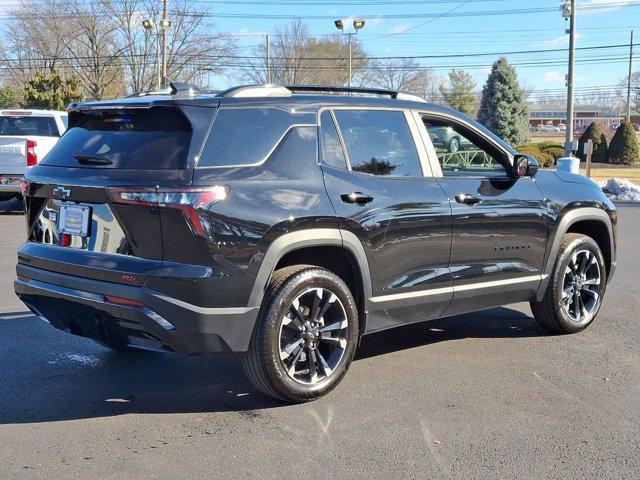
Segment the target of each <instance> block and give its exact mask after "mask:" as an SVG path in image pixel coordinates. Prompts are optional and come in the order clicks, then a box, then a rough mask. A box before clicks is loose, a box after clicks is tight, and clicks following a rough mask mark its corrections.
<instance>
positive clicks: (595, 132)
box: [577, 121, 607, 163]
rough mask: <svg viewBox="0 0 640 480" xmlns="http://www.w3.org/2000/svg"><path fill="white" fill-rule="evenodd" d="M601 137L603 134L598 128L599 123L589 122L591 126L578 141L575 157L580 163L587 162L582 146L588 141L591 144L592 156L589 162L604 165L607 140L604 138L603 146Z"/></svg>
mask: <svg viewBox="0 0 640 480" xmlns="http://www.w3.org/2000/svg"><path fill="white" fill-rule="evenodd" d="M603 136H604V133H602V129H601V128H600V122H598V121H595V122H591V125H589V126H588V127H587V129H586V130H585V131H584V132H583V133H582V135H580V138H579V139H578V152H577V157H578V158H579V159H580V161H582V162H584V161H586V160H587V156H586V155H585V153H584V146H585V145H586V144H587V142H588V141H589V140H591V141H592V142H593V154H592V156H591V160H592V161H593V162H598V163H605V162H606V161H607V144H606V142H607V139H606V138H605V143H604V145H603V144H602V137H603Z"/></svg>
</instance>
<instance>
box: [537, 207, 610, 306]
mask: <svg viewBox="0 0 640 480" xmlns="http://www.w3.org/2000/svg"><path fill="white" fill-rule="evenodd" d="M586 220H596V221H598V222H602V223H603V224H604V225H605V226H606V227H607V232H608V235H609V242H610V249H611V267H610V269H609V272H607V273H608V275H607V281H609V279H610V278H611V277H613V273H614V270H615V259H616V249H615V239H614V236H613V227H612V225H611V218H609V215H608V214H607V212H606V211H604V210H601V209H599V208H595V207H587V208H576V209H574V210H569V211H568V212H566V213H564V214H563V215H562V218H561V219H560V222H559V224H558V227H557V229H556V232H555V236H554V238H553V243H552V244H551V248H550V249H549V255H548V257H547V260H546V263H545V264H544V271H543V273H545V274H546V275H547V277H546V278H544V279H543V280H542V282H541V283H540V287H539V288H538V294H537V300H538V301H541V300H542V298H543V297H544V294H545V292H546V290H547V286H548V285H549V282H550V281H551V274H552V273H553V268H554V267H555V264H556V260H557V257H558V252H559V251H560V245H561V244H562V239H563V238H564V236H565V234H566V233H567V232H568V231H569V228H571V226H572V225H575V224H576V223H578V222H582V221H586Z"/></svg>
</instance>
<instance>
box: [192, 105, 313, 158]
mask: <svg viewBox="0 0 640 480" xmlns="http://www.w3.org/2000/svg"><path fill="white" fill-rule="evenodd" d="M266 108H272V109H274V110H282V111H285V112H288V113H294V114H295V113H302V114H305V115H309V114H311V113H312V112H296V111H295V109H286V108H279V107H244V106H243V107H229V108H227V107H220V108H218V109H217V111H216V113H215V116H214V120H213V122H212V123H211V125H210V126H209V131H208V132H207V135H206V139H205V141H204V143H203V144H202V150H201V151H200V155H199V158H198V161H197V163H196V168H197V169H199V170H205V169H206V170H209V169H216V168H244V167H259V166H260V165H263V164H264V163H265V162H266V161H267V160H268V159H269V157H270V156H271V155H272V154H273V152H275V150H276V148H278V146H279V145H280V143H281V142H282V140H283V139H284V137H286V136H287V134H288V133H289V132H290V131H291V130H292V129H294V128H299V127H313V128H315V129H316V130H317V124H315V125H314V124H312V123H294V124H291V125H289V127H287V129H286V130H285V131H284V133H283V134H282V135H281V136H280V137H279V138H278V139H277V140H276V142H275V143H274V145H273V147H272V148H271V150H269V151H268V152H267V154H266V155H265V156H264V157H263V158H262V159H261V160H260V161H259V162H254V163H242V164H237V165H209V166H203V167H201V166H199V163H200V160H201V159H202V152H204V149H205V147H206V145H207V142H208V141H209V136H210V135H211V131H212V130H213V127H214V126H215V120H216V119H217V118H218V114H219V112H220V110H258V109H266ZM316 134H317V133H316Z"/></svg>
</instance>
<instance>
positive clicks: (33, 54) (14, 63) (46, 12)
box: [0, 2, 71, 89]
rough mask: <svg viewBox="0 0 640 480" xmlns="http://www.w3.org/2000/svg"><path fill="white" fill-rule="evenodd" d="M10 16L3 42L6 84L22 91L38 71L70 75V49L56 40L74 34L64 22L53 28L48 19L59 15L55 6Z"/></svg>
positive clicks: (11, 12)
mask: <svg viewBox="0 0 640 480" xmlns="http://www.w3.org/2000/svg"><path fill="white" fill-rule="evenodd" d="M9 15H10V18H8V19H7V20H6V23H5V26H4V28H3V29H2V37H3V39H2V40H3V41H2V42H1V43H0V45H1V46H0V49H1V51H2V54H3V57H4V58H6V59H7V64H6V66H7V68H6V70H5V71H4V80H5V83H7V84H8V85H11V86H13V87H16V88H19V89H22V88H23V87H24V85H25V84H26V83H27V82H28V81H29V80H31V79H32V78H33V76H34V74H35V72H37V71H42V72H52V71H54V70H58V71H60V72H62V74H65V73H68V71H67V66H68V65H67V62H66V61H65V60H64V57H65V52H66V48H65V47H64V45H62V44H61V43H60V42H58V41H55V39H57V38H61V37H65V36H69V35H71V25H70V23H69V22H63V21H61V22H57V23H55V24H54V25H49V20H48V19H49V18H51V17H52V16H55V15H59V10H58V9H57V7H56V6H55V5H52V4H51V3H49V2H46V3H43V4H34V5H30V6H29V8H26V7H18V8H15V9H11V10H9ZM52 28H53V30H52Z"/></svg>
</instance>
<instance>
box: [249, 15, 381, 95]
mask: <svg viewBox="0 0 640 480" xmlns="http://www.w3.org/2000/svg"><path fill="white" fill-rule="evenodd" d="M271 38H272V40H271V41H270V57H271V81H272V82H273V83H279V84H283V85H289V84H311V85H345V84H346V83H347V82H348V79H349V45H348V41H347V39H346V38H345V37H343V36H342V35H339V34H336V35H330V36H326V37H320V38H315V37H312V36H311V35H310V34H309V27H308V25H307V24H306V23H305V22H303V21H302V20H300V19H299V18H292V19H291V20H290V21H289V22H288V23H286V24H284V25H280V26H278V27H276V30H275V33H274V35H272V36H271ZM351 47H352V58H353V62H352V68H353V72H354V83H355V84H356V85H358V84H363V83H364V82H365V81H366V78H367V77H366V75H367V73H368V71H367V67H368V64H369V61H368V59H367V58H366V54H365V52H364V49H363V48H362V46H361V45H360V43H359V42H358V41H357V39H353V42H352V45H351ZM253 57H254V58H252V59H250V61H249V63H248V66H247V67H246V68H245V69H243V70H240V71H239V76H240V77H241V78H243V79H244V80H245V81H249V82H251V83H258V84H261V83H267V61H266V48H265V47H264V46H262V45H260V46H258V47H256V48H254V49H253Z"/></svg>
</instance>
